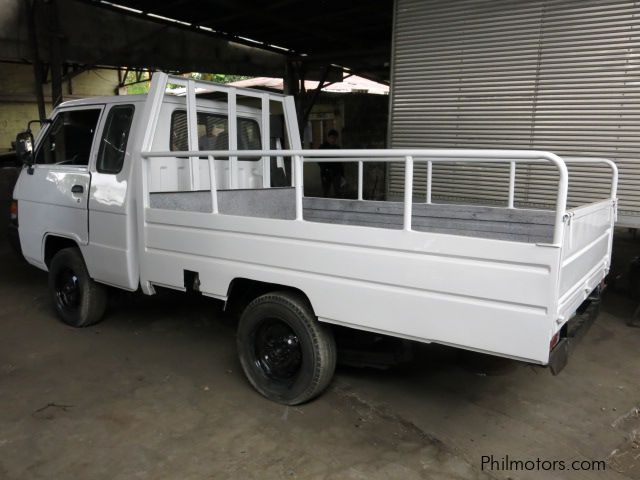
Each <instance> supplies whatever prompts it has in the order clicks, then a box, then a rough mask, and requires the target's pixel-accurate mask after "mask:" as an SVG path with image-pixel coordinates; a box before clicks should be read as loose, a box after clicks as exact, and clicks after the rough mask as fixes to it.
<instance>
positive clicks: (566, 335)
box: [549, 287, 601, 375]
mask: <svg viewBox="0 0 640 480" xmlns="http://www.w3.org/2000/svg"><path fill="white" fill-rule="evenodd" d="M600 293H601V288H600V287H598V288H597V289H596V290H594V291H593V292H592V293H591V295H590V296H589V298H588V299H587V300H586V301H585V302H584V303H583V304H582V305H580V307H579V308H578V311H577V312H576V315H575V316H574V317H573V318H572V319H571V320H569V321H568V322H567V324H566V326H565V329H564V331H563V335H562V338H561V339H560V341H559V342H558V344H557V345H556V346H555V347H554V348H553V350H551V353H550V355H549V368H550V369H551V373H553V374H554V375H557V374H559V373H560V372H561V371H562V369H564V367H565V366H566V365H567V362H568V360H569V354H570V353H571V351H572V350H573V349H574V348H575V346H576V345H577V344H578V343H579V341H580V340H581V339H582V337H584V335H585V334H586V333H587V331H588V330H589V328H590V327H591V325H593V323H594V322H595V320H596V318H598V314H599V313H600Z"/></svg>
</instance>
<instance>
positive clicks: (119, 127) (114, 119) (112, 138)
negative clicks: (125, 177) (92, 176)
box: [96, 105, 135, 173]
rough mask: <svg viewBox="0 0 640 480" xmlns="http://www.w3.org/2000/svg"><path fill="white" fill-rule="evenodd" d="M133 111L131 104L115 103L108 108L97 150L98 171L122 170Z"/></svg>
mask: <svg viewBox="0 0 640 480" xmlns="http://www.w3.org/2000/svg"><path fill="white" fill-rule="evenodd" d="M134 111H135V107H134V106H133V105H116V106H114V107H112V108H111V110H109V115H108V116H107V120H106V122H105V123H104V132H103V133H102V140H100V150H99V151H98V161H97V163H96V170H98V172H101V173H119V172H120V170H122V164H123V163H124V155H125V152H126V151H127V140H128V139H129V130H130V129H131V120H133V112H134Z"/></svg>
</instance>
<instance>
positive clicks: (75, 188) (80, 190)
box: [71, 185, 84, 193]
mask: <svg viewBox="0 0 640 480" xmlns="http://www.w3.org/2000/svg"><path fill="white" fill-rule="evenodd" d="M83 192H84V187H83V186H82V185H74V186H73V187H71V193H83Z"/></svg>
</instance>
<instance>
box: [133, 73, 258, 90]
mask: <svg viewBox="0 0 640 480" xmlns="http://www.w3.org/2000/svg"><path fill="white" fill-rule="evenodd" d="M188 76H189V77H190V78H193V79H195V80H205V81H208V82H216V83H231V82H236V81H238V80H246V79H247V78H251V77H246V76H242V75H227V74H224V73H197V72H193V73H190V74H188ZM135 82H137V77H136V73H135V72H128V73H127V76H126V78H125V82H124V83H125V84H127V94H129V95H137V94H141V93H148V92H149V85H150V81H149V73H148V72H144V73H143V74H142V77H141V81H140V82H138V83H135Z"/></svg>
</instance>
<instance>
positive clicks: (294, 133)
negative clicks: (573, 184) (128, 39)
mask: <svg viewBox="0 0 640 480" xmlns="http://www.w3.org/2000/svg"><path fill="white" fill-rule="evenodd" d="M168 84H172V85H180V86H183V87H185V88H186V92H187V94H186V96H182V97H176V96H172V95H169V94H168V93H167V92H166V87H167V85H168ZM196 88H197V89H198V92H200V91H202V92H210V93H213V94H215V95H217V99H216V100H205V99H202V98H197V97H196V94H195V92H196ZM295 111H296V110H295V105H294V103H293V99H292V98H291V97H287V96H283V95H278V94H273V93H266V92H263V91H254V90H248V89H246V90H244V89H237V88H233V87H228V86H221V85H216V84H211V83H207V82H201V81H194V80H187V79H184V78H181V77H170V76H167V75H165V74H162V73H157V74H155V75H154V78H153V83H152V86H151V90H150V92H149V95H148V96H132V97H109V98H105V97H102V98H92V99H87V100H76V101H72V102H67V103H64V104H62V105H60V106H59V107H58V108H56V110H55V111H54V113H53V115H52V119H51V122H50V123H49V124H48V125H46V126H45V128H44V129H43V130H42V132H41V133H40V134H39V135H38V138H37V140H36V141H35V142H33V139H32V138H31V137H30V136H29V134H28V133H26V134H22V135H21V136H19V138H18V142H17V143H18V145H19V152H20V155H21V158H23V159H24V161H25V166H24V167H23V169H22V172H21V174H20V178H19V181H18V184H17V186H16V189H15V194H14V196H15V198H16V200H17V201H18V208H19V221H20V224H19V235H20V243H21V245H22V250H23V253H24V255H25V258H26V259H27V261H28V262H29V263H31V264H33V265H35V266H37V267H39V268H41V269H43V270H47V271H48V272H49V285H50V289H51V295H52V299H53V301H54V303H55V305H56V308H57V311H58V314H59V315H60V317H61V318H62V319H63V320H64V321H65V322H66V323H68V324H70V325H73V326H77V327H85V326H89V325H92V324H94V323H96V322H98V321H100V319H101V318H102V315H103V312H104V309H105V305H106V298H107V288H106V286H107V285H109V286H113V287H117V288H121V289H124V290H130V291H134V290H137V289H141V290H142V292H144V293H145V294H147V295H152V294H154V293H155V291H156V288H158V287H166V288H171V289H176V290H182V291H194V292H199V293H200V294H202V295H206V296H210V297H213V298H216V299H219V300H222V301H224V302H225V306H226V308H232V307H233V308H237V309H238V310H239V311H241V312H242V313H241V316H240V320H239V324H238V335H237V344H238V345H237V346H238V353H239V356H240V361H241V363H242V367H243V369H244V372H245V374H246V376H247V378H248V379H249V381H250V382H251V384H252V385H253V386H254V387H255V388H256V390H258V391H259V392H260V393H261V394H263V395H264V396H265V397H267V398H270V399H272V400H274V401H277V402H281V403H284V404H290V405H294V404H298V403H302V402H305V401H308V400H310V399H312V398H313V397H315V396H316V395H318V394H320V393H321V392H322V391H323V390H324V389H325V388H326V387H327V385H328V384H329V383H330V381H331V378H332V375H333V371H334V368H335V363H336V348H335V342H334V338H333V332H332V325H341V326H345V327H349V328H354V329H358V330H364V331H370V332H377V333H381V334H385V335H391V336H395V337H399V338H404V339H409V340H415V341H420V342H437V343H441V344H445V345H450V346H454V347H459V348H465V349H469V350H474V351H479V352H483V353H489V354H493V355H500V356H504V357H508V358H513V359H517V360H521V361H525V362H531V363H535V364H540V365H550V366H551V367H552V370H553V371H555V372H557V371H559V370H560V369H562V367H563V366H564V365H565V363H566V361H567V355H568V343H569V340H568V335H567V332H568V331H569V325H570V323H571V320H572V318H573V317H574V315H575V312H576V311H577V310H578V309H581V308H584V307H585V305H586V304H585V302H586V303H588V302H590V301H591V300H594V301H595V300H597V294H598V291H599V286H600V285H601V282H602V281H603V279H604V277H605V275H606V273H607V271H608V268H609V264H610V256H611V240H612V234H613V223H614V219H615V215H616V184H617V170H616V168H615V165H614V164H613V163H611V162H610V161H608V160H604V159H584V158H564V159H563V158H560V157H558V156H557V155H554V154H552V153H548V152H540V151H525V150H456V149H407V150H309V151H305V150H302V149H301V148H300V138H299V137H298V132H299V130H298V124H297V119H296V113H295ZM274 114H275V115H276V116H277V117H278V118H280V119H281V120H282V122H283V124H284V126H285V128H284V133H283V134H282V138H274V136H273V135H272V134H271V131H272V127H271V126H272V124H273V121H272V120H273V119H272V115H274ZM205 138H206V142H207V143H206V148H202V145H203V143H204V139H205ZM32 144H35V148H34V149H33V151H32V149H31V145H32ZM278 145H284V146H285V148H284V149H282V148H279V147H277V146H278ZM272 146H275V148H274V147H272ZM327 161H329V162H356V163H357V164H358V170H359V185H358V198H357V199H332V198H307V197H305V196H304V190H303V184H302V179H303V169H304V166H305V164H306V163H308V162H327ZM391 161H393V162H402V163H403V164H404V166H405V179H404V186H405V188H404V200H403V201H401V202H391V201H389V202H380V201H370V200H366V199H365V198H363V188H362V171H363V164H364V162H391ZM418 162H420V163H424V164H426V165H427V167H428V168H427V172H428V173H427V177H426V182H427V197H426V198H421V199H417V198H414V195H413V185H414V179H413V172H414V168H413V166H414V164H415V163H418ZM436 162H458V163H465V164H469V165H470V166H477V165H480V164H484V163H487V162H488V163H506V164H508V165H510V168H511V174H510V176H509V178H508V179H506V184H505V191H506V192H507V195H506V199H505V200H506V205H505V206H504V207H485V206H478V205H456V204H435V203H432V202H431V197H430V195H431V194H430V190H431V188H430V185H431V171H432V170H431V165H432V164H433V163H436ZM541 162H542V163H547V164H549V165H551V166H552V167H554V168H555V169H556V170H557V172H558V174H557V175H558V183H557V188H556V198H557V201H556V207H555V209H554V210H533V209H527V208H516V207H517V206H516V205H515V202H514V198H515V196H514V192H515V188H516V173H517V168H518V167H520V166H522V165H526V164H530V163H541ZM573 163H590V164H594V165H596V166H597V165H602V166H604V167H605V168H610V169H611V191H610V195H608V196H607V197H606V198H603V199H602V200H601V201H598V202H595V203H592V204H589V205H583V206H580V207H577V208H571V209H567V206H566V198H567V190H568V170H567V164H573ZM274 172H278V177H279V178H284V179H285V180H286V181H287V185H286V186H283V185H281V184H280V185H278V186H275V185H274V183H273V182H272V178H273V177H275V175H273V173H274Z"/></svg>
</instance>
